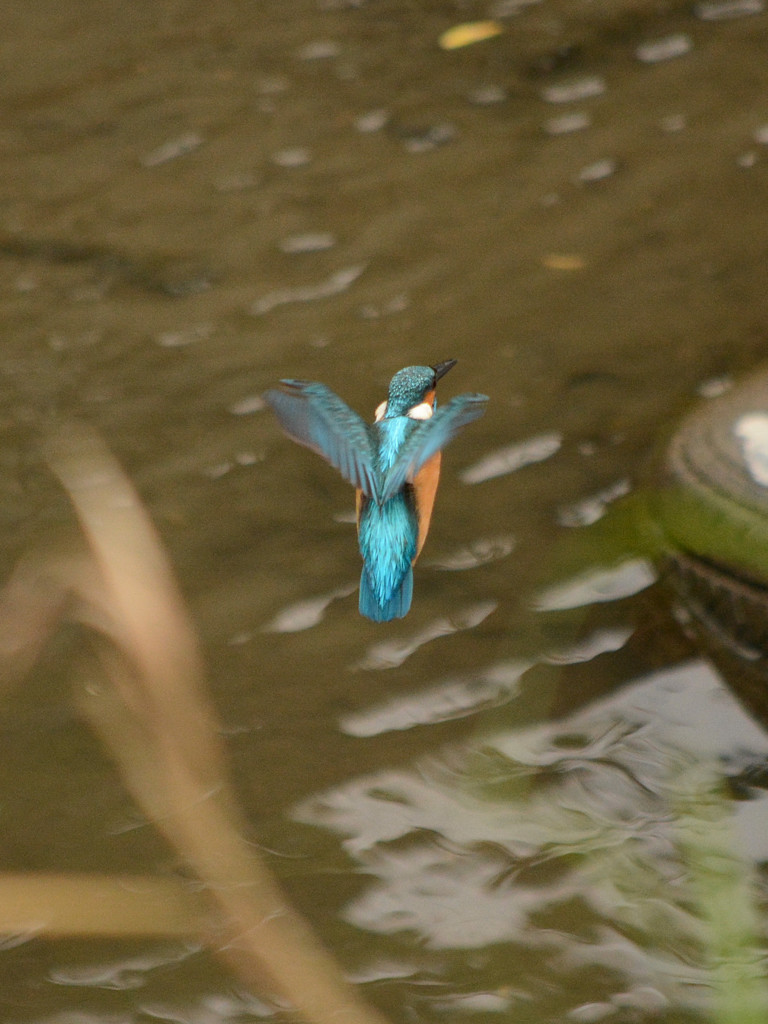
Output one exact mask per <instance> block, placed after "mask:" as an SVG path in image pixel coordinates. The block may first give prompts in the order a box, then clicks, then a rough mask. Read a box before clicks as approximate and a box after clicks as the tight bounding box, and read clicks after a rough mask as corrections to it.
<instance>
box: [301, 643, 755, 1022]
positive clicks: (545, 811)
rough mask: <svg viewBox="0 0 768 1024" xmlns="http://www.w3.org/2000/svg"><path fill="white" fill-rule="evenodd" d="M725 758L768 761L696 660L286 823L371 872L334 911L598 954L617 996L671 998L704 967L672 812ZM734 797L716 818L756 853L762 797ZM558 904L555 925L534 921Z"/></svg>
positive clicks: (435, 945)
mask: <svg viewBox="0 0 768 1024" xmlns="http://www.w3.org/2000/svg"><path fill="white" fill-rule="evenodd" d="M734 751H738V752H739V753H740V754H741V755H742V756H745V757H749V758H754V759H757V760H758V761H759V760H761V759H764V758H765V757H766V756H768V736H766V734H765V732H764V731H763V730H762V729H760V728H759V727H758V726H757V725H756V724H755V723H754V722H753V720H752V719H751V718H749V717H748V716H747V715H746V713H745V712H744V711H742V709H741V707H740V705H738V704H737V702H736V700H735V699H734V698H733V697H732V696H731V694H730V693H729V691H727V690H725V689H724V688H723V687H722V684H721V683H720V681H719V679H718V677H717V676H716V675H715V674H714V672H713V671H712V670H711V669H710V668H709V667H708V666H707V665H706V664H705V663H703V662H692V663H689V664H686V665H684V666H682V667H680V668H676V669H673V670H665V671H662V672H658V673H654V674H651V675H650V676H648V677H647V678H645V679H642V680H640V681H639V682H637V683H636V684H635V685H634V686H632V687H631V688H630V689H628V690H624V691H622V692H621V693H619V694H616V695H613V696H611V697H610V698H608V699H606V700H604V701H602V702H600V703H599V704H597V705H596V706H594V707H591V708H589V709H587V710H585V711H579V712H577V713H575V714H573V715H571V716H570V717H569V718H568V719H567V720H566V721H564V722H562V723H555V724H549V723H547V724H543V725H537V726H534V727H530V728H525V729H520V730H514V729H511V730H510V729H506V730H502V731H500V732H498V733H497V734H492V735H489V736H487V737H485V738H484V740H483V744H482V747H478V748H477V749H476V750H475V751H474V753H471V754H469V755H467V753H466V752H465V753H459V752H456V751H454V752H451V751H447V752H445V753H444V754H443V755H442V756H441V757H440V758H431V759H423V760H421V761H420V762H419V763H418V764H417V765H415V766H414V768H413V769H410V770H409V769H401V770H391V769H390V770H385V771H381V772H378V773H376V774H373V775H370V776H365V777H361V778H357V779H353V780H351V781H349V782H347V783H345V784H343V785H341V786H339V787H337V788H335V789H332V790H330V791H328V792H326V793H323V794H320V795H318V796H316V797H314V798H311V799H310V800H308V801H305V802H304V803H302V804H301V805H300V806H299V807H297V808H296V810H295V817H296V818H297V819H299V820H301V821H304V822H310V823H313V824H316V825H321V826H323V827H325V828H329V829H332V830H334V831H336V832H338V833H340V834H341V835H342V836H343V837H344V839H343V845H344V848H345V849H346V851H347V853H348V855H349V856H351V857H352V858H353V859H354V860H355V861H356V862H357V863H358V865H359V869H360V871H361V872H362V873H364V874H365V875H366V876H368V877H370V878H372V879H373V881H371V882H370V884H369V885H368V886H367V888H366V889H365V890H364V891H363V892H362V893H361V894H360V895H359V896H357V897H355V898H354V899H353V900H351V901H350V902H349V903H348V904H347V906H346V907H345V909H344V911H343V916H344V918H345V920H347V921H348V922H350V923H352V924H354V925H356V926H357V927H360V928H364V929H367V930H370V931H373V932H382V933H387V934H392V935H395V934H400V935H407V934H408V933H411V934H415V935H416V936H418V940H417V941H418V942H419V943H426V945H427V946H428V947H429V948H432V949H447V948H455V949H468V948H479V947H483V946H486V945H488V944H491V943H499V942H513V943H521V944H524V945H525V947H526V948H528V949H532V948H540V949H542V950H548V951H549V953H551V954H554V953H557V956H558V958H559V962H560V963H561V966H563V967H565V965H566V964H567V963H571V964H573V963H575V962H577V961H578V963H580V964H582V965H584V964H586V963H593V964H601V965H602V966H604V967H605V966H607V965H610V966H611V967H612V968H613V970H615V971H616V972H618V974H619V975H620V976H621V978H620V981H621V983H622V984H623V985H624V988H623V989H621V990H620V992H621V991H624V992H626V991H632V990H633V989H635V988H637V986H640V987H641V988H642V987H643V986H648V985H649V984H650V983H651V982H653V990H654V992H656V993H657V998H658V999H660V1000H662V1001H665V1000H667V999H669V1000H670V1001H674V1002H675V1003H676V1004H677V1005H682V1004H685V1003H686V1001H689V1000H690V999H694V1001H695V999H696V998H700V997H701V993H699V996H698V997H697V996H695V994H692V993H691V992H686V988H687V987H688V983H689V982H695V983H696V984H698V985H699V986H702V991H703V987H704V986H705V981H704V978H705V969H704V968H703V967H697V966H696V965H695V964H694V965H691V964H689V963H686V962H685V961H686V957H687V954H686V953H685V952H684V951H685V950H686V949H687V948H688V943H689V942H691V941H698V934H699V933H698V929H699V922H698V920H697V919H696V916H695V913H694V912H693V911H692V910H691V904H690V899H691V894H690V892H689V891H688V888H687V886H686V884H684V879H685V876H686V873H685V864H684V863H681V860H680V858H681V856H682V853H681V847H680V845H679V844H680V842H681V834H682V832H681V831H680V832H679V831H678V828H679V829H681V830H682V829H684V828H686V827H687V826H686V825H685V824H684V821H685V819H684V818H683V819H681V821H683V824H680V825H678V822H677V820H676V813H675V812H676V808H677V809H679V808H680V806H681V805H680V803H679V802H680V801H684V800H685V798H686V795H687V794H690V792H691V785H692V779H693V780H694V782H695V780H696V779H698V778H701V772H702V766H705V771H706V772H711V773H712V774H713V775H716V774H719V773H720V772H721V771H722V767H721V766H722V764H723V759H724V758H727V757H728V756H729V755H730V756H732V755H733V753H734ZM707 766H708V767H707ZM683 806H686V805H685V804H683ZM745 808H746V811H745V812H744V813H742V810H741V806H740V805H739V807H738V809H737V813H736V814H735V815H734V816H732V818H731V825H730V827H731V828H732V829H734V830H735V831H736V833H738V832H740V830H741V828H742V826H746V828H747V830H748V835H749V836H751V837H752V842H753V843H755V844H758V845H759V851H760V853H762V854H764V853H765V846H766V841H765V838H764V837H765V836H766V835H768V796H766V795H762V796H761V797H759V798H755V799H752V800H750V801H749V802H748V803H747V804H745ZM693 813H694V815H695V813H696V812H695V810H694V812H693ZM742 818H743V819H744V820H742ZM726 827H727V826H726ZM750 845H751V844H750ZM756 852H757V851H756ZM547 864H554V865H556V864H560V865H561V867H560V869H558V870H553V871H550V872H549V874H546V873H545V874H543V875H542V876H541V877H540V878H538V879H537V878H536V875H535V871H534V872H531V867H532V866H533V867H534V868H535V866H536V865H539V866H540V867H541V866H544V865H547ZM521 869H522V874H521ZM526 870H527V871H528V877H527V878H526V875H525V872H526ZM575 900H577V901H578V903H579V905H581V906H583V908H584V909H583V911H582V912H583V914H584V915H586V917H587V918H588V919H589V920H590V921H591V922H592V924H591V925H590V928H591V930H592V939H591V941H590V942H588V943H585V942H584V940H583V936H582V935H580V934H579V929H578V925H577V924H575V923H574V922H573V921H572V918H571V916H570V915H572V913H573V911H572V910H569V909H568V908H569V907H571V908H572V907H573V906H574V901H575ZM561 912H562V913H563V914H564V917H563V922H562V923H561V925H555V924H550V925H549V926H544V925H540V924H539V923H538V922H539V921H540V920H542V919H543V918H545V919H546V920H549V921H552V920H557V915H558V914H559V913H561ZM574 929H575V932H574V931H573V930H574ZM628 929H629V930H628ZM661 933H664V934H665V935H666V937H667V938H666V940H665V943H663V944H662V945H661V946H659V943H658V935H659V934H661ZM633 936H634V938H633ZM676 941H679V947H678V948H679V950H681V951H682V952H680V953H679V954H678V953H676V952H675V948H676V947H675V942H676ZM686 979H687V980H686ZM657 990H658V991H657ZM619 994H620V993H619ZM617 998H619V996H617ZM681 1000H682V1003H681Z"/></svg>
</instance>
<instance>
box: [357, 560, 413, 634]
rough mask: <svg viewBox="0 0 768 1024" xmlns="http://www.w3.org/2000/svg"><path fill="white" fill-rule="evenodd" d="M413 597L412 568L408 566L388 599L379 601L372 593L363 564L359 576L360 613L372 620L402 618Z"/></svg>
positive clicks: (385, 620)
mask: <svg viewBox="0 0 768 1024" xmlns="http://www.w3.org/2000/svg"><path fill="white" fill-rule="evenodd" d="M412 598H413V569H412V568H411V567H410V566H408V571H407V572H406V574H405V576H403V579H402V582H401V583H400V586H399V587H398V588H397V590H395V592H394V593H393V594H392V596H391V597H390V598H389V600H388V601H385V602H384V604H380V603H379V599H378V598H377V597H376V594H375V593H374V590H373V587H372V586H371V581H370V579H369V576H368V573H367V571H366V569H365V566H363V571H362V574H361V576H360V614H361V615H365V617H366V618H368V619H373V621H374V622H389V621H390V619H402V617H403V616H404V615H406V614H407V612H408V609H409V608H410V607H411V599H412Z"/></svg>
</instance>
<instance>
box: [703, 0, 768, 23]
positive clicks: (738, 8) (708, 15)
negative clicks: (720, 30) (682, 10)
mask: <svg viewBox="0 0 768 1024" xmlns="http://www.w3.org/2000/svg"><path fill="white" fill-rule="evenodd" d="M764 10H765V4H764V2H763V0H711V2H706V3H700V4H696V6H695V7H694V9H693V13H694V14H695V15H696V17H697V18H701V20H702V21H729V20H730V19H731V18H746V17H748V16H749V15H751V14H762V13H763V11H764Z"/></svg>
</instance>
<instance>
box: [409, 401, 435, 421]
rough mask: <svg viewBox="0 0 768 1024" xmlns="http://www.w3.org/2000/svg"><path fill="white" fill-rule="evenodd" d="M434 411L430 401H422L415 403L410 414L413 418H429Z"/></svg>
mask: <svg viewBox="0 0 768 1024" xmlns="http://www.w3.org/2000/svg"><path fill="white" fill-rule="evenodd" d="M434 411H435V410H434V409H433V408H432V406H431V405H430V403H429V402H421V403H420V404H419V405H414V407H413V408H412V409H409V410H408V415H409V416H410V417H411V419H412V420H428V419H430V418H431V416H432V413H433V412H434Z"/></svg>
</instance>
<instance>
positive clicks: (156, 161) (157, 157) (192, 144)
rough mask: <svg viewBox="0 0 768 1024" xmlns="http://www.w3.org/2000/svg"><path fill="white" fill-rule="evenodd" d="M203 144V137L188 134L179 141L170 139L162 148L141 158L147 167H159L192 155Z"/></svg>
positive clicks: (194, 133)
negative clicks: (189, 154)
mask: <svg viewBox="0 0 768 1024" xmlns="http://www.w3.org/2000/svg"><path fill="white" fill-rule="evenodd" d="M202 144H203V138H202V136H201V135H198V134H197V132H187V133H186V134H185V135H180V136H179V137H178V138H177V139H169V140H168V142H164V143H163V144H162V146H158V147H157V149H153V150H152V151H151V152H150V153H147V154H146V156H143V157H142V158H141V162H142V164H143V165H144V166H145V167H158V166H159V165H160V164H167V163H168V162H169V160H176V159H177V158H178V157H180V156H186V154H187V153H191V152H192V150H194V149H197V147H198V146H202Z"/></svg>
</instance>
